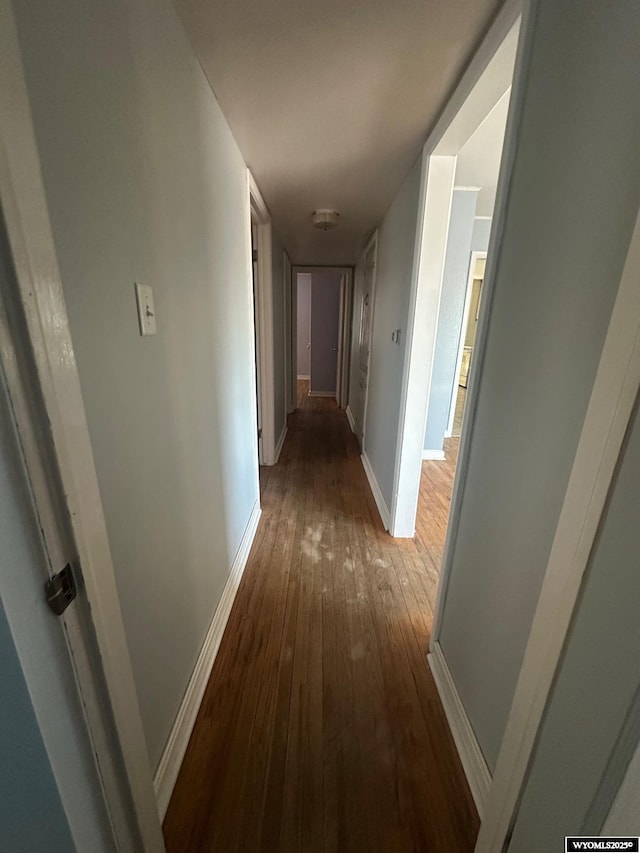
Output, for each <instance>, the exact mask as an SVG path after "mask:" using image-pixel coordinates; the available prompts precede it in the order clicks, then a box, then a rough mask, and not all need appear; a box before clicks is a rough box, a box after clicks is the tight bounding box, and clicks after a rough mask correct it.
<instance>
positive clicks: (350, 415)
mask: <svg viewBox="0 0 640 853" xmlns="http://www.w3.org/2000/svg"><path fill="white" fill-rule="evenodd" d="M345 411H346V413H347V420H348V421H349V426H350V427H351V432H354V433H355V431H356V422H355V418H354V417H353V412H352V411H351V409H350V408H349V406H348V405H347V408H346V409H345Z"/></svg>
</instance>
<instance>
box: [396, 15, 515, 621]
mask: <svg viewBox="0 0 640 853" xmlns="http://www.w3.org/2000/svg"><path fill="white" fill-rule="evenodd" d="M519 30H520V17H519V15H518V13H517V11H515V10H514V11H513V13H512V16H511V18H510V19H505V20H504V23H503V26H502V31H501V32H500V34H499V35H498V36H496V37H495V41H494V43H493V45H492V46H489V47H488V48H487V54H486V56H485V59H484V63H483V66H482V67H481V68H479V69H478V70H477V71H476V73H475V79H471V80H470V81H469V82H468V84H467V88H466V91H465V92H463V93H462V94H461V95H460V96H459V98H458V100H457V103H452V105H450V107H449V108H448V110H447V111H446V112H445V114H444V116H443V119H442V123H441V126H440V127H439V128H437V134H438V135H437V136H435V134H434V141H429V142H428V143H427V146H425V152H424V160H423V181H424V185H423V207H422V224H421V234H420V238H419V247H418V249H417V259H418V261H417V275H416V280H415V283H414V286H415V290H414V294H415V295H414V300H415V301H414V303H413V328H412V330H410V339H409V340H408V342H407V346H408V354H409V357H408V361H407V365H406V368H405V376H404V382H405V386H404V391H403V404H404V411H403V414H402V422H401V432H400V436H399V447H398V450H399V452H398V459H397V465H396V475H395V489H394V504H393V507H392V512H391V516H392V517H391V527H390V532H391V533H392V535H394V536H399V537H412V536H413V535H414V533H416V534H417V535H418V536H420V537H421V538H424V539H425V544H426V545H428V547H430V548H431V549H434V552H433V556H434V562H435V563H436V565H437V566H440V567H441V564H442V560H443V557H444V553H445V542H446V539H447V537H451V532H450V530H449V527H450V506H451V505H452V496H453V492H454V483H455V482H456V481H457V479H458V478H459V477H460V472H461V471H463V470H464V465H465V452H464V450H465V440H464V436H465V431H466V427H467V422H468V420H469V418H470V416H471V414H472V412H473V409H474V406H475V403H474V394H476V393H477V389H475V388H474V376H475V374H476V372H477V367H478V364H479V363H481V361H482V352H483V346H484V338H485V331H484V326H485V324H484V323H483V320H482V318H483V315H484V314H485V313H486V308H487V303H489V302H490V296H491V294H490V279H487V283H488V284H489V286H487V285H486V284H485V268H487V269H488V270H489V271H490V270H491V257H492V244H493V241H494V239H495V238H494V237H493V236H492V224H493V221H494V218H495V216H494V214H497V215H498V216H501V215H502V213H503V211H502V207H503V205H504V201H503V199H504V195H505V189H504V187H505V186H506V184H507V183H508V170H509V162H507V161H508V158H507V160H505V163H503V156H502V153H503V142H504V139H505V135H506V128H507V123H508V119H509V103H510V94H511V85H512V82H513V73H514V67H515V59H516V51H517V46H518V37H519ZM420 439H421V440H420ZM418 441H420V445H418ZM459 462H460V464H458V463H459ZM453 515H454V513H453V512H452V515H451V518H453ZM441 571H442V569H441ZM440 586H442V583H441V584H440ZM438 595H441V590H439V593H438ZM434 630H435V626H434Z"/></svg>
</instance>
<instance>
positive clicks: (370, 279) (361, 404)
mask: <svg viewBox="0 0 640 853" xmlns="http://www.w3.org/2000/svg"><path fill="white" fill-rule="evenodd" d="M375 269H376V239H375V238H374V239H373V240H372V241H371V243H370V244H369V246H368V247H367V250H366V252H365V256H364V272H363V283H362V304H361V308H360V340H359V347H358V352H359V356H358V396H357V400H358V402H357V405H356V412H355V413H354V414H355V417H354V420H355V426H356V429H355V432H356V436H357V437H358V440H359V441H360V447H361V448H362V449H364V425H365V418H366V412H367V392H368V388H369V363H370V360H371V332H372V329H373V300H374V296H375Z"/></svg>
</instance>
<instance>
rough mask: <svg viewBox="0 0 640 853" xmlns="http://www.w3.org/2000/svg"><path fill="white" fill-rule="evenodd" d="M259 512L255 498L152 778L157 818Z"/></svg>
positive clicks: (176, 770) (168, 797)
mask: <svg viewBox="0 0 640 853" xmlns="http://www.w3.org/2000/svg"><path fill="white" fill-rule="evenodd" d="M260 512H261V510H260V504H259V502H258V501H256V502H255V504H254V506H253V509H252V510H251V515H250V517H249V521H248V523H247V526H246V528H245V531H244V534H243V536H242V541H241V542H240V547H239V548H238V552H237V554H236V557H235V559H234V561H233V565H232V566H231V570H230V572H229V577H228V578H227V582H226V584H225V587H224V590H223V592H222V596H221V598H220V601H219V602H218V606H217V608H216V612H215V613H214V615H213V619H212V620H211V624H210V626H209V630H208V631H207V635H206V637H205V640H204V643H203V644H202V648H201V650H200V654H199V655H198V660H197V661H196V665H195V667H194V669H193V673H192V674H191V678H190V679H189V684H188V685H187V689H186V691H185V694H184V697H183V699H182V703H181V705H180V709H179V710H178V714H177V716H176V719H175V722H174V724H173V726H172V728H171V733H170V734H169V738H168V740H167V743H166V746H165V748H164V751H163V753H162V757H161V758H160V762H159V764H158V767H157V769H156V772H155V776H154V778H153V784H154V787H155V791H156V796H157V799H158V812H159V814H160V820H164V816H165V814H166V812H167V808H168V806H169V801H170V800H171V794H172V793H173V789H174V787H175V784H176V780H177V778H178V773H179V771H180V767H181V765H182V761H183V759H184V755H185V752H186V751H187V746H188V745H189V738H190V737H191V732H192V731H193V726H194V724H195V721H196V717H197V716H198V711H199V709H200V705H201V703H202V698H203V696H204V692H205V690H206V687H207V684H208V682H209V676H210V675H211V670H212V669H213V664H214V662H215V659H216V655H217V654H218V650H219V648H220V643H221V641H222V636H223V634H224V629H225V628H226V625H227V622H228V621H229V616H230V615H231V609H232V607H233V602H234V601H235V597H236V594H237V592H238V587H239V586H240V580H241V578H242V575H243V572H244V570H245V567H246V565H247V561H248V559H249V554H250V552H251V546H252V545H253V540H254V539H255V535H256V531H257V529H258V522H259V521H260Z"/></svg>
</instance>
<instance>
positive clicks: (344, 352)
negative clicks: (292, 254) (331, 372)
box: [291, 264, 353, 409]
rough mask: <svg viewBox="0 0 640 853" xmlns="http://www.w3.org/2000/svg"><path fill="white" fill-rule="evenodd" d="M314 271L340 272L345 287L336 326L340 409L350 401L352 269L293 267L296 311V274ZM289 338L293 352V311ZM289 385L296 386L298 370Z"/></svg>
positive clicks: (295, 337) (295, 325)
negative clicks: (339, 367) (343, 278)
mask: <svg viewBox="0 0 640 853" xmlns="http://www.w3.org/2000/svg"><path fill="white" fill-rule="evenodd" d="M313 272H335V273H340V274H342V275H343V276H344V277H345V284H344V288H343V287H342V286H341V288H340V312H339V314H340V321H339V327H338V365H339V366H341V369H339V370H338V375H337V379H338V383H337V386H336V401H337V403H338V406H340V408H341V409H344V408H346V405H347V401H348V398H349V363H350V358H351V312H352V304H353V267H352V266H347V265H346V264H345V265H344V266H331V265H328V266H323V265H322V264H293V265H292V267H291V288H292V291H294V292H295V294H296V296H295V297H293V298H292V303H295V305H296V309H297V302H298V300H297V291H298V273H313ZM291 330H292V331H291V339H292V341H293V342H294V343H295V346H294V350H295V349H296V347H297V341H298V312H297V310H296V311H295V312H293V311H292V314H291ZM295 366H296V365H295V363H293V362H292V367H294V368H295ZM309 373H311V363H309ZM291 376H292V379H291V381H292V383H293V384H294V386H295V383H296V382H297V378H298V377H297V371H294V372H292V374H291Z"/></svg>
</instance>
